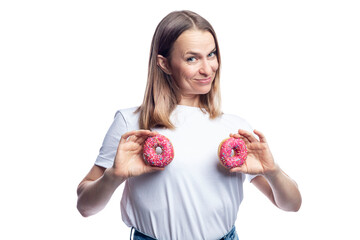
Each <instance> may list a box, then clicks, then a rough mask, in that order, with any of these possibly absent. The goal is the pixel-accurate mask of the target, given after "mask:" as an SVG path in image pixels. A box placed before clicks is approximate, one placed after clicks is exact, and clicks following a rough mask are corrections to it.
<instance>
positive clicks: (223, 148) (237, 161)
mask: <svg viewBox="0 0 360 240" xmlns="http://www.w3.org/2000/svg"><path fill="white" fill-rule="evenodd" d="M233 151H234V152H233ZM218 156H219V160H220V163H221V164H222V165H223V166H224V167H226V168H234V167H239V166H241V165H243V164H244V162H245V161H246V158H247V148H246V145H245V142H244V140H242V139H240V138H232V137H231V138H227V139H225V140H223V141H222V142H221V143H220V145H219V148H218Z"/></svg>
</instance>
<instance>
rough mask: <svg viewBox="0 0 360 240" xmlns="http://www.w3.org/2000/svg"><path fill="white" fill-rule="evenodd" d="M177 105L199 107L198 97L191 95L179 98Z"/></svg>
mask: <svg viewBox="0 0 360 240" xmlns="http://www.w3.org/2000/svg"><path fill="white" fill-rule="evenodd" d="M178 104H179V105H185V106H190V107H199V106H200V96H199V95H193V96H183V95H182V96H181V100H180V102H179V103H178Z"/></svg>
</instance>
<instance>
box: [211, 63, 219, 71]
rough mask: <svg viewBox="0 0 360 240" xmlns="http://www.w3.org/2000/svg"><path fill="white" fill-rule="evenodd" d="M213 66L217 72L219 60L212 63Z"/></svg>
mask: <svg viewBox="0 0 360 240" xmlns="http://www.w3.org/2000/svg"><path fill="white" fill-rule="evenodd" d="M211 68H212V70H213V71H214V72H216V71H217V70H218V68H219V63H218V61H214V62H213V64H211Z"/></svg>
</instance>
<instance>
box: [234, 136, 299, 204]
mask: <svg viewBox="0 0 360 240" xmlns="http://www.w3.org/2000/svg"><path fill="white" fill-rule="evenodd" d="M254 133H255V134H256V135H257V136H258V137H259V140H257V139H256V138H255V137H254V136H253V135H252V134H251V133H249V132H247V131H244V130H239V131H238V134H230V137H236V138H241V139H243V140H244V141H245V143H246V147H247V149H248V157H247V159H246V162H245V163H244V164H243V165H242V166H240V167H237V168H233V169H232V170H231V171H232V172H243V173H247V174H256V175H258V176H257V177H255V178H254V179H253V180H252V183H253V184H254V185H255V186H256V187H257V188H258V189H259V190H260V191H261V192H262V193H264V194H265V195H266V196H267V197H268V198H269V199H270V200H271V201H272V202H273V203H274V204H275V205H276V206H277V207H279V208H280V209H282V210H285V211H298V210H299V209H300V206H301V201H302V200H301V194H300V191H299V189H298V187H297V184H296V183H295V182H294V181H293V180H292V179H291V178H290V177H289V176H288V175H286V174H285V173H284V172H283V171H282V170H281V169H280V167H279V166H278V165H277V164H275V162H274V158H273V156H272V154H271V152H270V149H269V146H268V144H267V142H266V139H265V136H264V135H263V134H262V133H261V132H259V131H257V130H254Z"/></svg>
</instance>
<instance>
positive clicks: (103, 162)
mask: <svg viewBox="0 0 360 240" xmlns="http://www.w3.org/2000/svg"><path fill="white" fill-rule="evenodd" d="M127 131H128V127H127V124H126V120H125V118H124V116H123V114H122V113H121V112H120V111H117V112H116V114H115V117H114V121H113V123H112V124H111V126H110V128H109V130H108V131H107V133H106V135H105V138H104V141H103V143H102V146H101V148H100V151H99V155H98V156H97V158H96V161H95V165H97V166H100V167H104V168H109V167H111V166H112V165H113V163H114V159H115V155H116V152H117V148H118V145H119V142H120V138H121V136H122V135H123V134H124V133H126V132H127Z"/></svg>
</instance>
